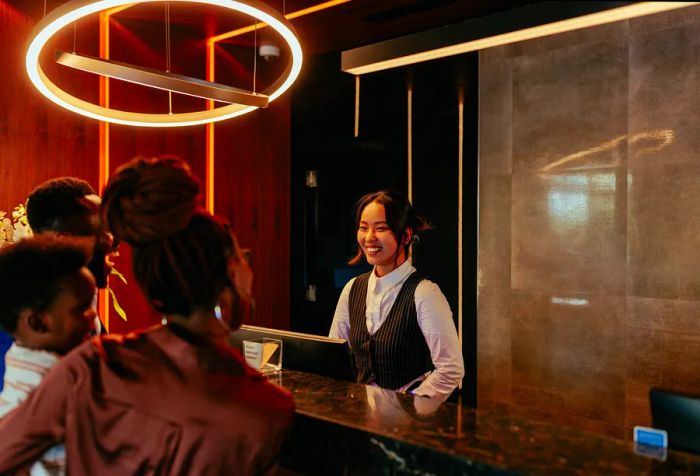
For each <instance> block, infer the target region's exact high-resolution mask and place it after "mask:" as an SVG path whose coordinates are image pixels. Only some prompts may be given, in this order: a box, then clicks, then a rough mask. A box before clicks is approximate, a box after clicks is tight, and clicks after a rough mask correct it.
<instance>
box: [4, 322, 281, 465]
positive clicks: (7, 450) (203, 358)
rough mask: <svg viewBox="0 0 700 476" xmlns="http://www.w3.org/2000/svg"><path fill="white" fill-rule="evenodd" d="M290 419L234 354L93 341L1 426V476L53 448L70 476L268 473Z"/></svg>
mask: <svg viewBox="0 0 700 476" xmlns="http://www.w3.org/2000/svg"><path fill="white" fill-rule="evenodd" d="M293 412H294V403H293V401H292V398H291V396H290V394H289V393H288V392H287V391H285V390H283V389H281V388H279V387H276V386H274V385H272V384H271V383H269V382H267V381H266V379H265V378H264V377H262V376H261V375H260V374H259V373H258V372H256V371H255V370H253V369H251V368H250V367H248V366H247V365H246V364H245V363H244V361H243V359H242V358H241V356H240V354H239V353H238V352H237V351H235V350H233V349H230V348H222V347H217V348H214V347H212V346H211V345H206V344H204V343H203V342H202V341H201V340H200V339H199V338H198V337H196V336H193V335H191V334H189V333H187V331H185V330H184V329H182V328H180V327H176V326H172V325H171V326H167V327H160V326H159V327H156V328H153V329H150V330H147V331H144V332H141V333H138V334H129V335H128V336H100V337H96V338H94V339H93V340H91V341H90V342H86V343H85V344H83V345H81V346H80V347H78V348H77V349H75V350H74V351H73V352H71V353H70V354H68V355H67V356H66V357H64V358H63V359H61V361H60V362H59V363H58V364H56V366H55V367H54V368H53V369H52V370H51V371H50V372H49V374H48V375H47V376H46V378H45V380H44V381H43V382H42V384H41V385H40V386H39V388H37V390H36V391H35V392H34V393H33V394H32V395H31V396H30V397H29V398H28V399H27V400H26V401H25V403H24V404H23V405H21V406H20V407H18V408H17V409H16V410H14V411H12V412H11V413H9V414H8V415H7V416H6V417H5V418H4V419H2V420H1V421H0V474H7V473H10V474H12V473H13V472H16V471H18V470H20V469H22V468H24V467H26V466H27V465H28V464H29V463H31V462H32V461H34V460H36V459H37V458H39V457H40V456H41V455H42V454H43V453H44V452H45V451H46V450H47V449H48V448H50V447H52V446H54V445H56V444H57V443H60V442H64V444H65V447H66V459H67V469H68V474H79V475H82V474H99V475H101V476H108V475H120V476H121V475H131V474H162V475H185V474H188V475H189V474H196V475H209V474H216V475H219V474H259V473H263V472H266V471H270V470H272V469H274V468H275V465H276V461H277V457H278V454H279V450H280V447H281V445H282V443H283V441H284V439H285V437H286V435H287V433H288V432H289V429H290V427H291V423H292V417H293Z"/></svg>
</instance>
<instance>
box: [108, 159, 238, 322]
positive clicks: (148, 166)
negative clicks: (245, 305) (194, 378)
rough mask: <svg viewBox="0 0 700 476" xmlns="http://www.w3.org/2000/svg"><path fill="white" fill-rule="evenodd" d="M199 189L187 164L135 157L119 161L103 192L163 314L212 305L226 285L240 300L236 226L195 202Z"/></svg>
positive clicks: (114, 225)
mask: <svg viewBox="0 0 700 476" xmlns="http://www.w3.org/2000/svg"><path fill="white" fill-rule="evenodd" d="M198 194H199V183H198V181H197V179H196V178H195V177H194V176H193V175H192V172H191V171H190V168H189V166H188V165H187V163H185V162H184V161H183V160H182V159H180V158H177V157H174V156H162V157H155V158H145V157H137V158H135V159H133V160H131V161H130V162H129V163H127V164H125V165H123V166H121V167H120V168H119V169H117V171H116V172H115V174H114V175H113V176H112V178H111V179H110V180H109V183H108V184H107V187H106V188H105V191H104V194H103V198H102V215H103V220H104V223H106V224H107V226H108V228H109V230H110V231H111V232H112V233H113V234H114V235H115V237H116V238H119V239H122V240H124V241H126V242H127V243H129V244H130V245H131V246H132V247H133V249H134V252H133V266H134V275H135V277H136V280H137V281H138V283H139V286H140V287H141V289H142V290H143V291H144V293H145V295H146V296H147V297H148V299H149V300H150V301H151V304H152V305H153V307H154V308H155V309H156V310H158V311H159V312H162V313H165V314H179V315H182V316H188V315H190V314H191V313H192V312H193V311H194V310H195V309H212V308H213V307H214V305H215V304H216V300H217V297H218V296H219V294H220V293H221V291H222V290H223V289H224V288H225V287H230V288H231V290H232V291H233V292H234V295H235V297H236V300H237V301H239V300H240V296H239V295H238V293H237V292H236V289H235V287H234V286H233V284H232V278H231V276H230V274H229V269H228V258H229V256H230V255H231V253H233V250H234V244H233V240H232V237H231V234H230V233H229V231H228V229H227V228H226V226H225V225H224V223H223V222H221V221H220V220H218V219H217V218H216V217H214V216H212V215H211V214H209V213H208V212H207V211H205V210H203V209H200V208H198V207H197V198H198ZM234 309H236V310H238V309H239V306H238V305H234ZM241 317H242V316H235V317H234V322H233V323H232V324H233V325H235V326H237V325H238V324H240V318H241Z"/></svg>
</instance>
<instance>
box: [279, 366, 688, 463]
mask: <svg viewBox="0 0 700 476" xmlns="http://www.w3.org/2000/svg"><path fill="white" fill-rule="evenodd" d="M271 380H272V381H273V382H275V383H278V384H279V385H281V386H283V387H285V388H287V389H288V390H289V391H291V392H292V393H293V395H294V400H295V402H296V407H297V419H296V422H295V427H294V430H293V432H292V435H291V436H290V440H289V443H288V446H287V448H286V450H285V453H284V455H283V460H282V465H283V467H285V468H286V469H288V470H291V471H294V472H298V473H301V474H319V475H320V474H323V475H333V474H437V475H458V474H459V475H462V474H542V473H548V474H586V475H590V474H646V473H654V474H700V457H695V456H692V455H687V454H685V453H678V452H674V451H668V453H667V454H656V455H655V456H654V457H651V456H642V455H640V454H637V453H636V452H635V450H634V447H633V445H632V443H629V442H624V441H618V440H614V439H609V438H604V437H599V436H595V435H592V434H588V433H584V432H581V431H578V430H576V429H572V428H565V427H559V426H555V425H551V424H547V423H541V422H535V421H530V420H525V419H521V418H514V417H511V416H507V415H503V414H498V413H494V412H487V411H475V410H472V409H469V408H466V407H462V406H460V405H455V404H452V403H445V404H442V405H439V406H437V407H436V406H435V403H434V402H433V401H431V400H430V399H426V398H422V397H414V396H411V395H405V394H397V393H395V392H392V391H389V390H384V389H380V388H377V387H372V386H366V385H361V384H356V383H349V382H344V381H340V380H334V379H331V378H327V377H321V376H317V375H313V374H307V373H302V372H295V371H289V370H284V371H283V372H282V373H281V374H280V375H277V376H273V377H271Z"/></svg>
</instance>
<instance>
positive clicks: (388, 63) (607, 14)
mask: <svg viewBox="0 0 700 476" xmlns="http://www.w3.org/2000/svg"><path fill="white" fill-rule="evenodd" d="M696 4H697V3H696V2H638V3H635V4H632V5H627V6H623V7H619V8H613V9H610V10H606V11H603V12H597V13H591V14H588V15H582V16H579V17H575V18H569V19H566V20H560V21H556V22H553V23H548V24H545V25H539V26H534V27H530V28H524V29H522V30H517V31H512V32H508V33H503V34H498V35H494V36H489V37H487V38H479V39H475V40H470V41H465V42H462V43H457V44H452V45H448V46H443V47H439V48H435V49H432V50H428V51H421V52H419V53H413V54H406V55H404V56H398V57H394V58H389V59H385V60H377V61H374V62H371V63H367V64H359V65H352V66H350V65H349V66H348V67H342V70H343V71H345V72H346V73H351V74H367V73H373V72H376V71H382V70H385V69H391V68H398V67H400V66H406V65H409V64H415V63H421V62H423V61H430V60H434V59H438V58H444V57H447V56H453V55H458V54H462V53H468V52H470V51H477V50H483V49H486V48H492V47H494V46H502V45H507V44H511V43H516V42H519V41H525V40H531V39H534V38H540V37H543V36H548V35H554V34H557V33H564V32H567V31H572V30H578V29H582V28H589V27H592V26H598V25H604V24H606V23H613V22H616V21H621V20H628V19H630V18H635V17H640V16H644V15H651V14H654V13H659V12H663V11H668V10H673V9H676V8H685V7H689V6H692V5H696ZM448 28H449V27H448ZM390 41H391V40H390ZM363 48H370V47H362V48H356V50H360V49H363ZM354 51H355V50H349V51H344V52H343V53H342V56H343V63H345V58H346V57H348V59H349V56H350V55H348V53H351V52H354Z"/></svg>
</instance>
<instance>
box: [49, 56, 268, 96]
mask: <svg viewBox="0 0 700 476" xmlns="http://www.w3.org/2000/svg"><path fill="white" fill-rule="evenodd" d="M56 62H57V63H59V64H62V65H64V66H69V67H71V68H75V69H79V70H82V71H87V72H89V73H95V74H99V75H101V76H108V77H110V78H114V79H121V80H122V81H128V82H130V83H135V84H141V85H143V86H147V87H151V88H156V89H164V90H166V91H172V92H174V93H180V94H186V95H188V96H194V97H198V98H203V99H211V100H212V101H219V102H225V103H229V104H234V103H236V104H244V105H246V106H255V107H267V105H268V103H269V98H268V97H267V96H265V95H264V94H257V93H250V92H248V91H244V90H242V89H238V88H234V87H231V86H227V85H225V84H219V83H213V82H210V81H204V80H202V79H197V78H192V77H190V76H183V75H181V74H173V73H166V72H164V71H158V70H155V69H151V68H142V67H140V66H133V65H130V64H125V63H120V62H119V61H112V60H106V59H101V58H95V57H92V56H86V55H77V54H75V53H66V52H65V51H57V52H56Z"/></svg>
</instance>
